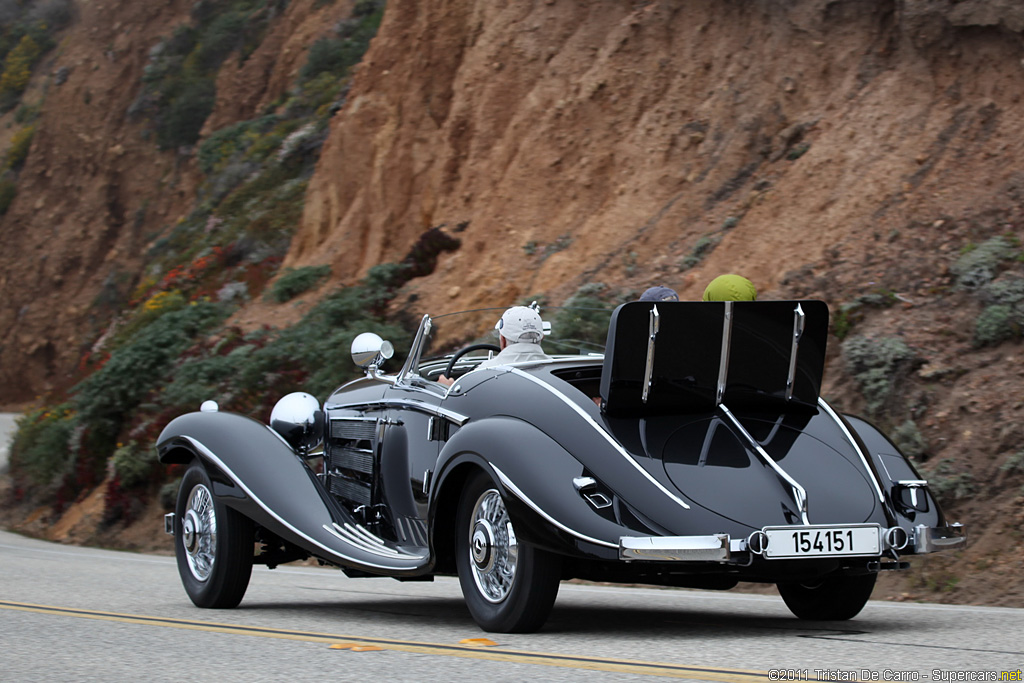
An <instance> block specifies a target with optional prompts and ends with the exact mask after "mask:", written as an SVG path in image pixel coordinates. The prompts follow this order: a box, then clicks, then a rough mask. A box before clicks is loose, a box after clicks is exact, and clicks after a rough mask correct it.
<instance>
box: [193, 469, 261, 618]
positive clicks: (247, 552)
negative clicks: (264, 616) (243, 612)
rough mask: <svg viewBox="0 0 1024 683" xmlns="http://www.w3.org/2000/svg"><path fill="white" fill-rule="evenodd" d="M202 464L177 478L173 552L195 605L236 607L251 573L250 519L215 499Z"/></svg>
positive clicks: (251, 527)
mask: <svg viewBox="0 0 1024 683" xmlns="http://www.w3.org/2000/svg"><path fill="white" fill-rule="evenodd" d="M212 490H213V485H212V484H211V483H210V477H209V476H208V475H207V473H206V470H205V469H204V468H203V466H202V465H200V464H198V463H193V464H192V466H191V467H189V469H188V471H187V472H185V476H184V477H182V478H181V487H180V488H179V489H178V500H177V504H176V505H175V528H174V554H175V557H176V558H177V560H178V574H179V575H180V576H181V583H182V585H183V586H184V587H185V592H186V593H188V597H189V598H191V600H192V602H193V603H195V604H196V606H198V607H210V608H227V607H236V606H237V605H238V603H240V602H241V601H242V596H244V595H245V590H246V588H248V587H249V578H250V577H251V576H252V562H253V549H254V548H253V543H254V538H255V535H254V534H255V531H254V527H253V523H252V521H251V520H250V519H248V518H247V517H245V516H244V515H242V514H241V513H240V512H238V511H237V510H233V509H231V508H229V507H227V506H226V505H224V504H223V503H221V502H219V501H217V500H216V499H215V498H214V497H213V494H212Z"/></svg>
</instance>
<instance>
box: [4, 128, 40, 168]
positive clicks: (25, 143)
mask: <svg viewBox="0 0 1024 683" xmlns="http://www.w3.org/2000/svg"><path fill="white" fill-rule="evenodd" d="M35 133H36V127H35V126H25V127H24V128H22V129H21V130H19V131H18V132H17V133H15V134H14V135H12V136H11V146H10V148H8V150H7V159H6V160H5V161H4V165H5V166H6V168H10V169H14V170H17V169H19V168H21V167H22V165H23V164H24V163H25V159H26V158H28V150H29V148H30V147H31V146H32V137H33V136H34V135H35Z"/></svg>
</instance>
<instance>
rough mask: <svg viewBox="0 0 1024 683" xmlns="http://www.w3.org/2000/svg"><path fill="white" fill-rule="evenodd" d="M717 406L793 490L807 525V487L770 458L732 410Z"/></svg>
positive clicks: (794, 499)
mask: <svg viewBox="0 0 1024 683" xmlns="http://www.w3.org/2000/svg"><path fill="white" fill-rule="evenodd" d="M718 408H719V410H721V411H722V413H723V414H724V415H725V416H726V417H727V418H728V419H729V422H731V423H732V425H733V426H734V427H735V428H736V430H737V431H738V432H739V433H740V434H741V435H742V436H743V438H744V439H746V440H747V443H748V444H750V447H751V448H752V449H753V450H754V452H755V453H757V454H758V456H760V458H761V460H763V461H764V463H765V464H766V465H768V466H769V467H771V468H772V470H774V471H775V474H776V476H778V478H779V479H781V480H782V481H784V482H785V483H786V484H788V485H789V487H790V489H792V491H793V502H795V503H796V507H797V509H798V510H799V511H800V518H801V519H802V520H803V523H804V524H805V525H809V524H810V521H809V520H808V517H807V489H805V488H804V487H803V486H801V485H800V482H798V481H797V480H796V479H794V478H793V477H791V476H790V475H789V472H787V471H786V470H784V469H783V468H782V467H781V466H780V465H779V463H777V462H775V461H774V460H773V459H772V456H770V455H768V451H766V450H765V449H764V448H763V447H762V446H761V444H759V443H758V442H757V439H755V438H754V437H753V435H752V434H751V433H750V432H748V431H747V429H746V427H744V426H743V424H742V423H740V421H739V419H738V418H737V417H736V416H735V415H733V414H732V411H731V410H729V409H728V408H727V407H726V406H725V404H724V403H722V404H719V406H718Z"/></svg>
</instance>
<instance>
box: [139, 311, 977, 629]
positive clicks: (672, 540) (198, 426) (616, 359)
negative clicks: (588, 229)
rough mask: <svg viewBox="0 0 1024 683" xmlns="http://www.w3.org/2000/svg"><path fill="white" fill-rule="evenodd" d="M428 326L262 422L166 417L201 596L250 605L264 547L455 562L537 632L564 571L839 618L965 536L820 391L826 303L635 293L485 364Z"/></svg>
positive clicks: (915, 480) (191, 575)
mask: <svg viewBox="0 0 1024 683" xmlns="http://www.w3.org/2000/svg"><path fill="white" fill-rule="evenodd" d="M487 315H491V316H492V317H496V316H497V313H493V314H487ZM438 322H442V321H441V320H440V319H436V320H432V319H431V318H429V317H424V319H423V320H422V322H421V325H420V328H419V331H418V332H417V335H416V337H415V338H414V341H413V343H412V347H411V349H410V351H409V354H408V357H407V360H406V362H405V364H404V365H403V367H402V368H401V369H400V370H399V371H398V372H397V373H396V374H393V375H385V374H382V373H381V371H380V366H381V364H382V363H383V362H384V360H386V358H387V357H390V355H391V353H390V351H391V349H390V345H389V344H388V343H387V342H384V341H382V340H381V339H380V338H379V337H376V335H372V334H366V335H360V337H359V338H357V340H356V341H355V342H354V343H353V357H354V358H355V359H356V360H357V362H359V363H360V364H361V365H363V366H364V367H366V368H367V369H366V375H365V377H362V378H360V379H358V380H355V381H352V382H349V383H348V384H345V385H344V386H342V387H341V388H340V389H338V390H336V391H335V392H334V393H333V394H332V395H331V396H330V397H328V398H327V400H326V401H325V402H324V403H323V405H322V408H321V406H320V404H319V403H318V402H317V401H316V400H315V399H313V398H312V397H310V396H308V395H305V394H292V395H289V396H287V397H285V398H284V399H282V401H281V403H279V404H278V407H277V408H275V411H274V415H272V416H271V425H270V426H268V425H265V424H263V423H260V422H257V421H255V420H252V419H249V418H247V417H243V416H240V415H235V414H230V413H222V412H218V411H217V410H216V408H215V406H207V407H206V408H205V409H204V410H203V411H200V412H197V413H190V414H187V415H183V416H181V417H179V418H177V419H175V420H174V421H172V422H171V423H170V424H169V425H168V426H167V427H166V429H165V430H164V432H163V434H162V435H161V436H160V440H159V443H158V451H159V455H160V459H161V460H162V461H163V462H166V463H191V466H190V468H189V469H188V471H187V473H186V475H185V477H184V479H183V483H182V486H181V490H180V493H179V497H178V504H177V508H176V511H175V513H173V514H170V515H168V516H167V519H166V520H165V522H166V528H167V530H168V532H169V533H173V534H175V536H176V539H175V547H176V550H177V555H178V563H179V570H180V573H181V577H182V581H183V583H184V585H185V588H186V590H187V592H188V594H189V596H190V597H191V598H192V600H193V601H194V602H195V603H196V604H197V605H200V606H206V607H222V606H234V605H235V604H237V603H238V601H240V600H241V598H242V595H243V594H244V592H245V589H246V586H247V584H248V578H249V572H250V570H251V564H252V562H253V561H255V562H257V563H265V564H269V565H271V566H274V565H276V564H278V563H281V562H285V561H289V560H293V559H298V558H302V557H307V556H313V557H316V558H319V559H320V560H322V561H323V562H326V563H329V564H332V565H336V566H338V567H340V568H342V569H343V570H344V571H345V573H346V574H348V575H349V576H391V577H394V578H398V579H403V580H420V579H430V578H432V577H433V576H434V575H435V574H458V576H459V578H460V581H461V584H462V588H463V592H464V594H465V597H466V600H467V605H468V606H469V608H470V612H471V613H472V615H473V617H474V619H475V620H476V621H477V622H478V623H479V624H480V625H481V626H482V627H483V628H484V629H486V630H492V631H525V630H532V629H536V628H539V627H540V626H541V625H542V624H543V622H544V620H545V619H546V617H547V616H548V614H549V612H550V609H551V607H552V604H553V602H554V599H555V596H556V593H557V589H558V582H559V581H560V580H563V579H568V578H573V577H578V578H583V579H591V580H600V581H613V582H629V583H649V584H659V585H667V586H686V587H697V588H714V589H727V588H730V587H732V586H735V585H736V583H737V582H739V581H755V582H769V583H776V584H777V585H778V587H779V591H780V593H781V594H782V596H783V598H784V599H785V600H786V603H787V604H788V605H789V606H790V608H791V610H792V611H793V612H794V613H795V614H796V615H797V616H799V617H802V618H810V619H846V618H850V617H852V616H854V615H855V614H857V612H859V611H860V609H861V607H862V606H863V605H864V604H865V602H866V601H867V599H868V597H869V596H870V593H871V590H872V588H873V586H874V582H875V577H876V576H877V574H878V572H879V571H883V570H893V569H901V568H905V567H906V566H907V562H906V561H905V557H904V556H906V555H913V554H921V553H930V552H933V551H937V550H943V549H948V548H954V547H957V546H960V545H962V544H963V543H964V542H965V534H964V529H963V527H962V526H961V525H957V524H949V523H947V521H946V519H945V518H944V516H943V513H942V511H941V510H940V509H939V507H938V504H937V503H936V500H935V499H934V497H933V496H932V494H931V492H930V491H929V490H928V486H927V482H925V481H924V480H922V479H921V477H920V476H919V475H918V474H917V472H916V471H915V470H914V468H913V466H912V465H911V463H910V462H909V461H908V460H907V459H906V458H905V457H903V456H902V455H901V454H900V452H899V451H898V449H897V448H896V447H895V446H894V445H893V444H892V442H891V441H889V440H888V439H887V438H886V437H885V436H884V435H883V434H882V433H881V432H880V431H879V430H878V429H876V428H875V427H874V426H872V425H871V424H870V423H868V422H867V421H865V420H863V419H860V418H857V417H853V416H850V415H840V414H838V413H837V412H836V411H834V410H833V409H832V408H831V407H830V406H829V405H828V403H826V402H825V401H824V400H823V399H821V398H820V396H819V389H820V386H821V381H822V373H823V368H824V359H825V343H826V337H827V330H828V309H827V307H826V306H825V304H824V303H823V302H820V301H768V302H718V303H705V302H673V303H663V302H660V303H657V304H653V303H650V302H631V303H627V304H623V305H621V306H619V307H618V308H617V309H615V311H614V312H613V313H612V315H611V319H610V321H609V324H608V332H607V339H606V345H605V349H604V353H603V354H595V353H589V352H581V351H579V350H577V351H575V352H574V353H572V354H568V355H553V356H552V359H551V360H547V361H539V362H530V363H520V364H513V365H506V366H497V367H491V368H481V369H478V370H474V367H475V365H476V364H477V363H478V362H479V361H480V359H481V357H480V356H472V355H464V354H463V352H464V351H467V349H466V348H464V349H461V350H460V351H459V352H458V353H456V354H449V355H445V356H441V357H437V358H433V359H427V360H424V359H423V357H424V356H425V355H426V353H425V349H426V348H427V346H428V343H429V339H430V337H431V332H432V331H433V329H434V327H435V326H436V324H437V323H438ZM555 332H556V333H557V330H555ZM474 346H476V345H474ZM545 348H549V344H548V343H547V342H545ZM549 352H552V353H554V351H553V350H552V351H549ZM442 373H447V374H448V375H455V376H456V377H457V380H456V382H455V384H454V385H453V386H451V387H448V386H445V385H443V384H441V383H439V382H438V381H437V380H438V378H439V376H440V375H441V374H442ZM271 427H273V428H271ZM321 443H322V445H323V448H322V451H321V450H318V449H316V448H315V447H316V446H317V445H319V444H321ZM254 541H255V542H257V546H256V552H255V553H254V552H253V542H254ZM254 554H255V558H253V555H254Z"/></svg>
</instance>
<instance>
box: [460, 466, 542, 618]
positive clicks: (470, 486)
mask: <svg viewBox="0 0 1024 683" xmlns="http://www.w3.org/2000/svg"><path fill="white" fill-rule="evenodd" d="M455 528H456V541H455V545H456V564H457V566H458V571H459V583H460V584H461V585H462V594H463V595H464V596H465V598H466V606H467V607H468V608H469V612H470V614H471V615H472V616H473V619H474V620H475V621H476V622H477V624H479V625H480V627H481V628H482V629H484V630H485V631H492V632H497V633H529V632H532V631H536V630H537V629H539V628H540V627H541V626H543V625H544V622H545V621H546V620H547V618H548V615H549V614H550V613H551V608H552V607H553V606H554V603H555V597H556V596H557V595H558V582H559V580H560V579H561V561H560V559H559V558H558V556H557V555H553V554H551V553H548V552H545V551H543V550H541V549H539V548H536V547H534V546H532V545H529V544H527V543H521V542H520V541H519V540H518V539H517V538H516V533H515V529H514V528H513V526H512V520H511V519H510V518H509V515H508V510H507V509H506V508H505V503H504V501H503V500H502V498H501V493H500V492H499V491H498V490H497V488H496V487H495V484H494V482H493V481H492V480H491V478H490V477H489V476H487V475H486V474H484V473H483V472H479V473H477V474H475V475H473V476H472V477H470V479H469V481H468V482H467V484H466V488H465V489H463V492H462V498H461V500H460V502H459V512H458V517H457V521H456V526H455Z"/></svg>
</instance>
